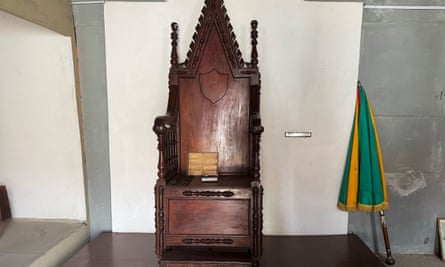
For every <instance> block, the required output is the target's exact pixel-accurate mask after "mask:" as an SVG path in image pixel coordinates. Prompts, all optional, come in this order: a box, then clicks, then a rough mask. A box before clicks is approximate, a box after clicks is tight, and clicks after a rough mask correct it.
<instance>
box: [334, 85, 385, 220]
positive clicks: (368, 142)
mask: <svg viewBox="0 0 445 267" xmlns="http://www.w3.org/2000/svg"><path fill="white" fill-rule="evenodd" d="M337 206H338V207H339V208H340V209H341V210H344V211H356V210H361V211H367V212H373V211H381V210H385V209H387V208H388V196H387V191H386V182H385V173H384V169H383V161H382V154H381V151H380V144H379V140H378V136H377V129H376V127H375V121H374V115H373V112H372V108H371V105H370V104H369V101H368V99H367V97H366V93H365V90H364V88H363V87H362V86H361V85H359V86H358V88H357V102H356V106H355V115H354V124H353V127H352V133H351V138H350V141H349V149H348V154H347V158H346V165H345V170H344V173H343V181H342V184H341V188H340V196H339V200H338V205H337Z"/></svg>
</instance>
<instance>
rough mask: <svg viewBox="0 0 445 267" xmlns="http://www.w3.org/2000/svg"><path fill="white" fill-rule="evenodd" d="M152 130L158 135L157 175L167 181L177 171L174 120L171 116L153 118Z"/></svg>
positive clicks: (176, 142)
mask: <svg viewBox="0 0 445 267" xmlns="http://www.w3.org/2000/svg"><path fill="white" fill-rule="evenodd" d="M153 131H154V132H155V133H156V135H157V137H158V151H159V161H158V177H159V179H160V180H162V181H164V182H167V181H168V180H169V179H171V178H173V177H174V176H175V175H176V174H177V171H178V149H177V145H178V141H177V130H176V122H175V119H174V118H173V117H172V116H161V117H157V118H156V119H155V123H154V126H153Z"/></svg>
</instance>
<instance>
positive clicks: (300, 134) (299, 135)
mask: <svg viewBox="0 0 445 267" xmlns="http://www.w3.org/2000/svg"><path fill="white" fill-rule="evenodd" d="M284 137H291V138H309V137H312V132H284Z"/></svg>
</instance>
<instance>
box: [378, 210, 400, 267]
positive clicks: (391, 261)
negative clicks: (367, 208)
mask: <svg viewBox="0 0 445 267" xmlns="http://www.w3.org/2000/svg"><path fill="white" fill-rule="evenodd" d="M379 214H380V221H381V223H382V231H383V238H384V239H385V247H386V264H388V265H394V264H395V263H396V261H395V260H394V258H393V257H392V255H391V245H390V244H389V236H388V228H387V227H386V220H385V212H384V211H383V210H382V211H380V212H379Z"/></svg>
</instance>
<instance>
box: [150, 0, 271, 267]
mask: <svg viewBox="0 0 445 267" xmlns="http://www.w3.org/2000/svg"><path fill="white" fill-rule="evenodd" d="M251 27H252V31H251V38H252V53H251V62H250V63H247V62H245V61H244V60H243V58H242V55H241V52H240V50H239V48H238V43H237V42H236V40H235V34H234V33H233V32H232V25H231V24H230V22H229V17H228V16H227V14H226V8H225V7H224V3H223V0H206V1H205V6H204V7H203V9H202V15H201V17H200V18H199V23H198V25H197V26H196V32H195V34H194V35H193V41H192V43H191V45H190V50H189V52H188V53H187V59H186V60H185V61H184V62H183V63H179V62H178V56H177V36H178V35H177V30H178V25H177V24H176V23H172V33H171V39H172V42H171V44H172V51H171V60H170V63H171V67H170V73H169V99H168V107H167V114H166V115H165V116H160V117H157V118H156V119H155V122H154V126H153V130H154V132H155V133H156V135H157V137H158V149H159V164H158V170H159V171H158V176H159V177H158V180H157V182H156V186H155V202H156V212H155V215H156V254H157V255H158V257H159V258H160V259H161V264H162V266H170V265H168V264H166V263H162V262H163V259H164V258H165V255H166V254H168V253H170V251H176V250H180V249H198V250H199V249H200V248H201V249H202V248H203V247H205V248H209V247H211V248H215V249H217V250H224V249H225V248H227V249H228V250H233V249H235V248H237V249H238V248H239V249H241V250H245V251H246V253H247V255H249V263H248V265H240V266H251V265H253V266H256V265H257V263H258V258H259V257H260V256H261V251H262V246H261V244H262V194H263V188H262V186H261V183H260V161H259V149H260V145H259V144H260V136H261V133H262V132H263V126H262V125H261V119H260V115H259V110H260V73H259V71H258V66H257V64H258V59H257V48H256V45H257V22H256V21H252V22H251ZM192 152H193V153H196V152H198V153H199V152H214V153H217V155H218V156H217V157H218V160H217V170H218V181H217V182H212V183H206V182H202V181H201V177H199V176H190V175H188V163H189V162H188V155H189V153H192ZM166 261H167V260H166ZM171 266H189V265H180V264H178V263H175V264H172V265H171ZM190 266H213V265H212V264H211V263H209V262H207V263H206V264H204V265H199V264H198V265H190ZM215 266H216V265H215ZM218 266H224V265H221V264H219V265H218ZM228 266H229V265H228ZM230 266H238V265H230Z"/></svg>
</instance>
